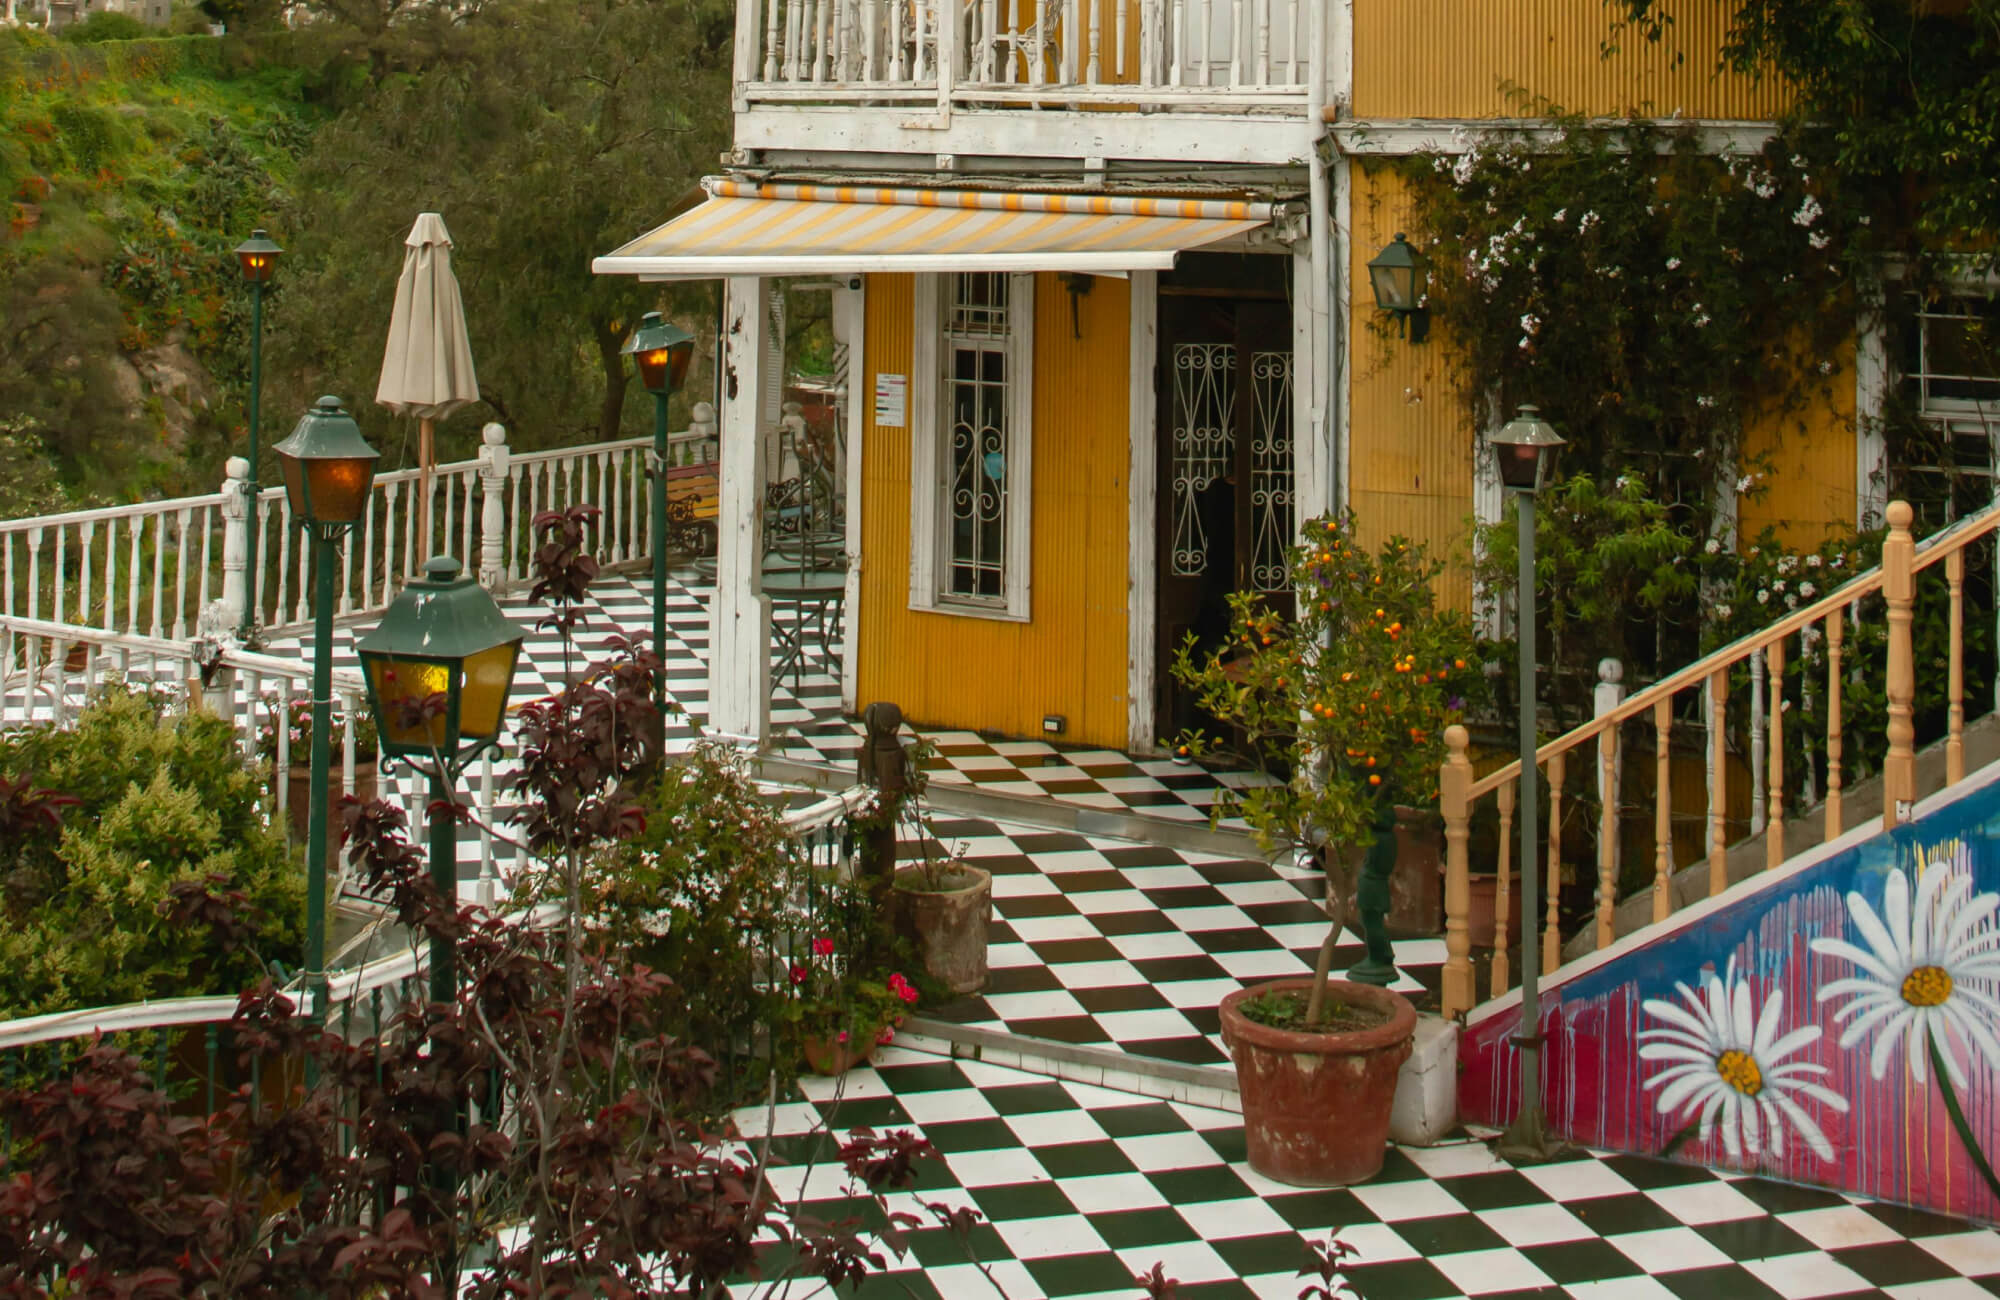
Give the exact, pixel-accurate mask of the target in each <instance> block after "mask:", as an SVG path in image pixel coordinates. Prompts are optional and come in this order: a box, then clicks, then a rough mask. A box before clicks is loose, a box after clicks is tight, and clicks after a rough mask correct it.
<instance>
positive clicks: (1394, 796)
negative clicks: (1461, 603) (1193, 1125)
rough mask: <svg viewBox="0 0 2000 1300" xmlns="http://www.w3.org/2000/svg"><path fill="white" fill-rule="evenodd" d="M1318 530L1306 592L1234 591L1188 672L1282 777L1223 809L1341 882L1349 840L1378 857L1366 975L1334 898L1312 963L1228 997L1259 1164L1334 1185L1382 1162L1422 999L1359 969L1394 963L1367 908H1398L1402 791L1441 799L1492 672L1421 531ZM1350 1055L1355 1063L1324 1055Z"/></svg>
mask: <svg viewBox="0 0 2000 1300" xmlns="http://www.w3.org/2000/svg"><path fill="white" fill-rule="evenodd" d="M1303 536H1304V539H1305V540H1304V542H1303V543H1302V544H1301V545H1299V546H1296V547H1294V548H1293V550H1292V553H1291V557H1290V565H1291V575H1292V584H1293V590H1294V592H1295V594H1296V607H1295V609H1286V608H1280V607H1279V606H1278V605H1277V604H1275V603H1274V602H1272V601H1271V600H1270V599H1269V598H1268V597H1266V596H1263V595H1259V594H1254V593H1241V592H1239V593H1237V594H1235V595H1233V596H1231V597H1230V611H1231V627H1230V639H1229V642H1228V643H1227V644H1226V645H1225V646H1224V647H1222V648H1221V649H1219V650H1216V651H1214V652H1212V653H1209V654H1206V655H1198V653H1197V651H1196V648H1195V645H1194V643H1193V641H1192V640H1190V641H1189V642H1188V643H1187V644H1186V645H1183V646H1182V647H1181V648H1180V650H1179V651H1178V652H1177V654H1176V655H1175V658H1174V663H1173V672H1174V676H1175V677H1176V679H1177V680H1179V681H1180V682H1182V683H1183V684H1185V685H1186V686H1188V687H1189V688H1190V689H1191V690H1192V691H1193V693H1194V694H1195V696H1196V698H1197V699H1198V700H1199V702H1200V704H1201V706H1202V708H1203V709H1204V710H1205V711H1207V712H1208V713H1209V714H1210V715H1211V716H1213V717H1214V718H1215V719H1216V720H1217V721H1218V722H1219V723H1220V724H1222V728H1223V730H1224V731H1225V732H1226V733H1228V734H1229V735H1230V736H1231V738H1232V743H1233V744H1235V745H1238V746H1241V747H1244V748H1246V749H1247V750H1248V751H1249V753H1248V755H1247V756H1248V757H1249V758H1251V759H1253V760H1255V761H1257V762H1259V763H1260V764H1261V765H1262V767H1263V768H1264V770H1267V771H1271V772H1273V773H1275V774H1278V775H1281V776H1282V777H1283V778H1284V779H1283V780H1281V781H1277V782H1274V783H1272V784H1268V785H1263V786H1253V787H1251V788H1249V789H1247V790H1244V791H1242V792H1240V793H1239V794H1237V795H1235V796H1233V797H1230V798H1229V799H1228V802H1227V803H1226V805H1225V807H1224V811H1232V810H1233V811H1240V812H1241V814H1242V816H1243V817H1244V819H1245V820H1246V821H1248V822H1249V823H1250V825H1251V827H1252V828H1253V829H1254V831H1255V832H1256V834H1257V837H1258V841H1259V843H1260V844H1261V845H1262V846H1263V847H1264V848H1265V850H1266V851H1267V852H1276V851H1278V850H1279V849H1280V848H1282V847H1293V846H1296V847H1306V846H1310V847H1311V848H1312V849H1313V850H1315V851H1316V852H1317V853H1318V855H1319V858H1320V862H1321V866H1322V867H1323V868H1324V869H1326V870H1327V872H1328V875H1329V884H1331V880H1332V878H1333V876H1334V875H1336V874H1337V873H1338V871H1339V870H1340V869H1341V867H1342V864H1343V863H1345V862H1346V861H1348V860H1349V859H1350V857H1351V856H1352V855H1354V854H1356V853H1363V854H1365V855H1366V858H1367V861H1366V863H1365V865H1364V867H1363V869H1362V873H1361V881H1360V885H1359V888H1358V889H1357V890H1356V893H1357V896H1358V904H1359V907H1358V910H1359V911H1361V912H1362V913H1363V916H1364V919H1365V920H1367V921H1368V922H1369V924H1368V925H1367V929H1368V931H1369V939H1370V959H1369V961H1368V962H1365V963H1363V965H1362V966H1360V967H1357V968H1356V969H1355V971H1354V972H1352V976H1353V977H1354V978H1350V979H1348V980H1332V979H1330V978H1329V966H1330V963H1331V959H1332V954H1333V948H1334V944H1335V942H1336V940H1337V938H1338V936H1339V933H1340V928H1341V925H1342V922H1343V921H1344V920H1345V919H1346V918H1345V916H1344V915H1336V916H1335V918H1334V922H1333V926H1332V928H1331V930H1330V932H1329V933H1328V935H1327V938H1326V942H1325V943H1324V944H1323V945H1322V947H1321V951H1320V960H1319V963H1318V966H1317V969H1316V972H1315V974H1314V976H1313V977H1312V978H1310V979H1291V980H1278V981H1275V982H1272V983H1268V984H1263V985H1259V986H1256V987H1254V988H1249V989H1244V990H1241V991H1239V992H1237V993H1233V994H1231V995H1230V996H1229V997H1227V998H1225V999H1224V1000H1223V1003H1222V1032H1223V1037H1224V1039H1225V1041H1227V1042H1228V1044H1229V1046H1230V1051H1231V1055H1232V1057H1233V1059H1234V1060H1235V1063H1236V1070H1237V1077H1238V1080H1239V1084H1240V1087H1241V1090H1242V1097H1243V1117H1244V1127H1245V1131H1246V1137H1247V1139H1248V1148H1249V1158H1250V1163H1251V1165H1252V1167H1254V1168H1255V1169H1257V1170H1258V1171H1259V1172H1260V1173H1263V1174H1265V1175H1267V1176H1269V1177H1272V1178H1276V1179H1278V1180H1280V1181H1283V1182H1290V1183H1299V1184H1307V1185H1333V1184H1341V1183H1350V1182H1358V1181H1360V1180H1362V1179H1365V1178H1369V1177H1372V1176H1373V1175H1374V1174H1375V1173H1376V1172H1377V1171H1378V1170H1379V1169H1380V1168H1381V1164H1382V1153H1383V1151H1384V1149H1385V1144H1386V1142H1387V1137H1388V1129H1389V1110H1390V1105H1391V1103H1392V1102H1393V1101H1394V1099H1395V1088H1396V1076H1397V1072H1398V1071H1399V1070H1400V1069H1401V1068H1402V1063H1403V1061H1404V1059H1405V1058H1407V1057H1408V1055H1409V1052H1410V1040H1411V1036H1412V1035H1413V1034H1414V1033H1415V1031H1416V1012H1415V1010H1414V1008H1412V1007H1411V1006H1410V1004H1409V1003H1408V1002H1407V1001H1406V1000H1405V999H1403V998H1402V997H1400V996H1398V995H1396V994H1394V993H1391V992H1389V991H1388V990H1386V989H1384V988H1380V987H1375V986H1374V985H1373V984H1370V983H1362V982H1359V978H1360V977H1364V976H1365V977H1369V978H1372V979H1373V980H1374V981H1376V982H1378V983H1382V984H1386V983H1388V982H1389V981H1390V980H1391V979H1392V978H1393V977H1394V967H1393V965H1391V964H1389V953H1388V950H1387V941H1386V938H1384V937H1383V936H1384V933H1385V931H1384V929H1383V927H1382V925H1381V921H1382V919H1383V918H1382V917H1381V916H1369V915H1368V914H1369V913H1371V912H1373V913H1386V912H1387V911H1388V910H1389V903H1390V899H1389V894H1390V892H1391V891H1390V889H1389V882H1390V880H1391V879H1392V875H1391V872H1392V869H1393V867H1394V863H1395V859H1396V856H1397V852H1396V848H1397V846H1396V840H1395V832H1396V827H1397V822H1398V817H1397V813H1396V808H1397V806H1398V805H1399V804H1401V805H1404V806H1415V807H1417V808H1419V809H1421V808H1423V807H1425V806H1427V805H1430V804H1432V803H1434V801H1435V799H1436V792H1437V773H1438V767H1439V764H1440V762H1441V761H1442V759H1443V751H1444V730H1445V728H1446V727H1447V726H1448V725H1450V724H1451V723H1453V722H1455V721H1457V720H1458V719H1459V718H1460V716H1461V714H1462V712H1463V709H1464V706H1465V701H1464V699H1463V697H1462V694H1461V692H1462V691H1464V690H1465V689H1466V688H1467V687H1468V686H1469V685H1470V684H1471V682H1472V681H1473V680H1475V678H1476V670H1475V669H1473V668H1472V667H1471V663H1472V659H1473V638H1472V629H1471V626H1470V621H1469V620H1468V619H1467V618H1466V617H1465V616H1464V615H1461V614H1457V613H1454V612H1450V611H1444V610H1440V609H1439V608H1438V607H1437V603H1436V599H1435V596H1434V591H1433V584H1434V582H1435V580H1436V579H1437V577H1438V574H1439V573H1440V571H1441V570H1442V567H1443V566H1442V565H1441V564H1439V563H1438V562H1436V561H1433V560H1431V559H1429V558H1428V557H1427V556H1426V555H1425V553H1424V551H1423V549H1422V548H1421V547H1419V546H1416V545H1415V544H1413V543H1410V542H1408V541H1405V540H1403V539H1401V538H1392V539H1390V540H1389V541H1388V542H1387V543H1385V544H1384V545H1382V546H1381V547H1380V548H1378V549H1373V550H1371V549H1370V548H1368V547H1366V546H1363V545H1361V544H1360V543H1359V542H1357V541H1356V540H1355V538H1354V534H1353V523H1352V520H1351V519H1349V518H1321V519H1315V520H1312V521H1311V522H1309V523H1308V524H1307V525H1306V527H1305V529H1304V532H1303ZM1177 749H1178V751H1179V752H1180V753H1182V754H1185V755H1188V756H1190V757H1199V756H1203V755H1206V754H1209V753H1212V752H1214V751H1215V749H1216V742H1215V741H1213V740H1212V739H1210V738H1209V737H1208V736H1207V735H1205V734H1204V733H1202V732H1190V733H1187V734H1185V735H1183V736H1181V737H1179V738H1178V740H1177ZM1418 869H1419V870H1422V869H1423V868H1422V867H1421V866H1419V868H1418ZM1431 870H1432V871H1434V870H1435V866H1434V865H1433V866H1432V867H1431ZM1340 910H1344V909H1340ZM1336 1061H1337V1062H1338V1063H1339V1064H1340V1065H1341V1066H1342V1068H1336V1069H1322V1068H1320V1067H1321V1066H1322V1065H1327V1064H1333V1063H1335V1062H1336Z"/></svg>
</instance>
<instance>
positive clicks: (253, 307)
mask: <svg viewBox="0 0 2000 1300" xmlns="http://www.w3.org/2000/svg"><path fill="white" fill-rule="evenodd" d="M284 252H285V250H284V249H282V248H280V247H278V246H277V245H276V244H275V243H273V242H272V241H271V236H270V235H269V234H268V233H267V232H265V231H264V230H262V229H261V228H260V229H257V230H253V231H251V232H250V238H248V239H246V240H244V241H243V242H242V243H240V244H238V245H237V246H236V264H237V266H238V268H239V269H241V271H242V273H243V278H244V280H245V281H247V282H248V283H249V285H250V455H249V456H248V457H247V459H248V460H249V462H250V477H249V484H248V486H249V492H250V527H251V530H252V532H253V533H261V530H260V529H259V526H258V524H259V521H258V518H257V486H258V484H257V424H258V417H259V415H260V413H261V412H260V410H259V408H260V406H261V405H262V403H263V399H264V286H265V285H267V284H269V283H271V278H272V277H273V276H275V275H276V274H277V273H278V259H279V258H280V257H281V256H283V255H284ZM244 580H245V583H246V585H245V587H244V589H243V623H242V626H241V627H240V628H239V629H238V630H239V632H240V634H241V636H242V637H243V639H244V640H245V641H248V640H249V639H250V633H251V630H252V629H254V628H255V627H256V626H257V554H256V547H255V546H254V545H253V546H252V547H251V552H250V556H249V563H248V564H246V565H245V566H244Z"/></svg>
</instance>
